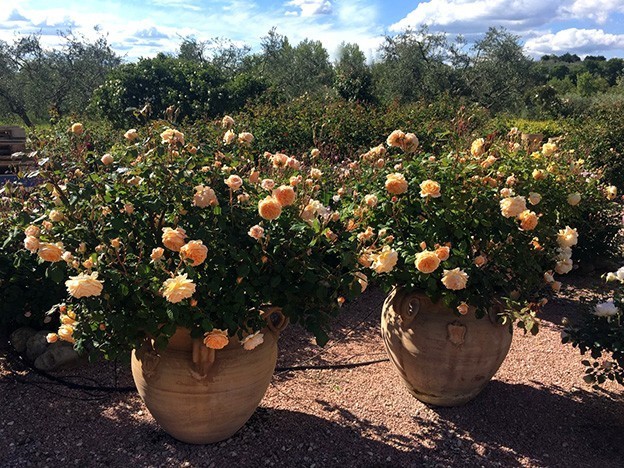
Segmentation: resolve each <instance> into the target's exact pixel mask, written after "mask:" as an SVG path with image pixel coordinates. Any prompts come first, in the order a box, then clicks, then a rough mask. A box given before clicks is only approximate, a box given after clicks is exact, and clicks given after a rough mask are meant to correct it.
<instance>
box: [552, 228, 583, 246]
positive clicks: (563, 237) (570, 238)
mask: <svg viewBox="0 0 624 468" xmlns="http://www.w3.org/2000/svg"><path fill="white" fill-rule="evenodd" d="M577 242H578V232H576V229H572V228H571V227H570V226H566V228H565V229H560V230H559V233H558V234H557V243H558V244H559V246H560V247H572V246H574V245H576V244H577Z"/></svg>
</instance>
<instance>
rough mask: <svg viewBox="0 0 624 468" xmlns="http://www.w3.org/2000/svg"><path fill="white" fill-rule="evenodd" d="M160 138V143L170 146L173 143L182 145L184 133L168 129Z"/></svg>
mask: <svg viewBox="0 0 624 468" xmlns="http://www.w3.org/2000/svg"><path fill="white" fill-rule="evenodd" d="M160 138H161V140H162V143H168V144H170V145H171V144H175V143H180V144H181V145H183V144H184V133H182V132H179V131H177V130H174V129H173V128H168V129H167V130H165V131H164V132H162V133H161V134H160Z"/></svg>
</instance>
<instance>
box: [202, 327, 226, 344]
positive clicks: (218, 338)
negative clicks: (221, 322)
mask: <svg viewBox="0 0 624 468" xmlns="http://www.w3.org/2000/svg"><path fill="white" fill-rule="evenodd" d="M229 341H230V339H229V338H228V334H227V330H219V329H218V328H215V329H213V330H211V331H209V332H206V333H205V334H204V345H205V346H206V348H210V349H223V348H225V347H226V346H227V344H228V343H229Z"/></svg>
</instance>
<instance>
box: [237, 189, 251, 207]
mask: <svg viewBox="0 0 624 468" xmlns="http://www.w3.org/2000/svg"><path fill="white" fill-rule="evenodd" d="M236 200H238V203H240V204H243V203H247V202H248V201H249V194H248V193H247V192H243V193H241V194H240V195H238V196H237V197H236Z"/></svg>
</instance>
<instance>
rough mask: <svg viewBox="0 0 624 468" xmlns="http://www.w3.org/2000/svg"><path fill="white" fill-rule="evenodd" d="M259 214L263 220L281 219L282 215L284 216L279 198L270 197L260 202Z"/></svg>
mask: <svg viewBox="0 0 624 468" xmlns="http://www.w3.org/2000/svg"><path fill="white" fill-rule="evenodd" d="M258 213H259V214H260V216H261V217H262V218H264V219H266V220H268V221H272V220H274V219H277V218H279V216H280V214H282V204H281V203H280V202H279V201H278V200H277V198H275V197H272V196H268V197H266V198H265V199H264V200H260V202H258Z"/></svg>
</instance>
